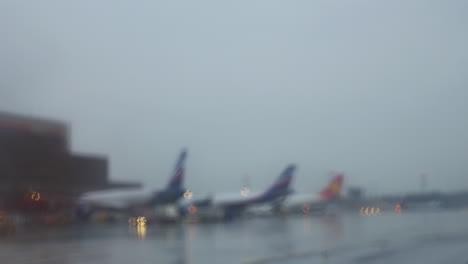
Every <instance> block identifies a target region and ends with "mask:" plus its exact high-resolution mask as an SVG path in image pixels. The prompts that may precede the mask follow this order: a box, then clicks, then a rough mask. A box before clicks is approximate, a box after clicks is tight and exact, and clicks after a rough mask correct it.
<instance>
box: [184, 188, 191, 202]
mask: <svg viewBox="0 0 468 264" xmlns="http://www.w3.org/2000/svg"><path fill="white" fill-rule="evenodd" d="M192 196H193V193H192V192H191V191H190V190H187V191H185V192H184V198H185V199H186V200H189V199H192Z"/></svg>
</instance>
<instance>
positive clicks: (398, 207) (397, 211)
mask: <svg viewBox="0 0 468 264" xmlns="http://www.w3.org/2000/svg"><path fill="white" fill-rule="evenodd" d="M394 211H395V213H398V214H399V213H401V205H400V204H397V205H395V209H394Z"/></svg>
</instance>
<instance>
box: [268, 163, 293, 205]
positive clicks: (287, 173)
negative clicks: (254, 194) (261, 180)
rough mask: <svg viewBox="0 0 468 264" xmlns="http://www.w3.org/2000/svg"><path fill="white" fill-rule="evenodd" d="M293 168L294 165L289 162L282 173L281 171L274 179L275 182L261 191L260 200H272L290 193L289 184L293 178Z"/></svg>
mask: <svg viewBox="0 0 468 264" xmlns="http://www.w3.org/2000/svg"><path fill="white" fill-rule="evenodd" d="M295 170H296V165H294V164H290V165H289V166H287V167H286V169H284V171H283V173H281V175H280V176H279V177H278V179H277V180H276V181H275V183H273V185H272V186H271V187H270V188H268V190H266V192H264V193H263V195H262V200H273V199H276V198H278V197H281V196H285V195H288V194H289V193H291V190H290V189H289V185H290V184H291V182H292V180H293V176H294V171H295Z"/></svg>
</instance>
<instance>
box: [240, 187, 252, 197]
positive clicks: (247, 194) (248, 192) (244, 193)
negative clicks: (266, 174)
mask: <svg viewBox="0 0 468 264" xmlns="http://www.w3.org/2000/svg"><path fill="white" fill-rule="evenodd" d="M240 194H241V195H242V196H244V197H247V196H249V194H250V189H249V188H247V187H244V188H242V189H241V190H240Z"/></svg>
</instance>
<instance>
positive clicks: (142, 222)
mask: <svg viewBox="0 0 468 264" xmlns="http://www.w3.org/2000/svg"><path fill="white" fill-rule="evenodd" d="M136 222H137V224H138V225H139V226H140V225H146V217H144V216H139V217H138V218H137V219H136Z"/></svg>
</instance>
